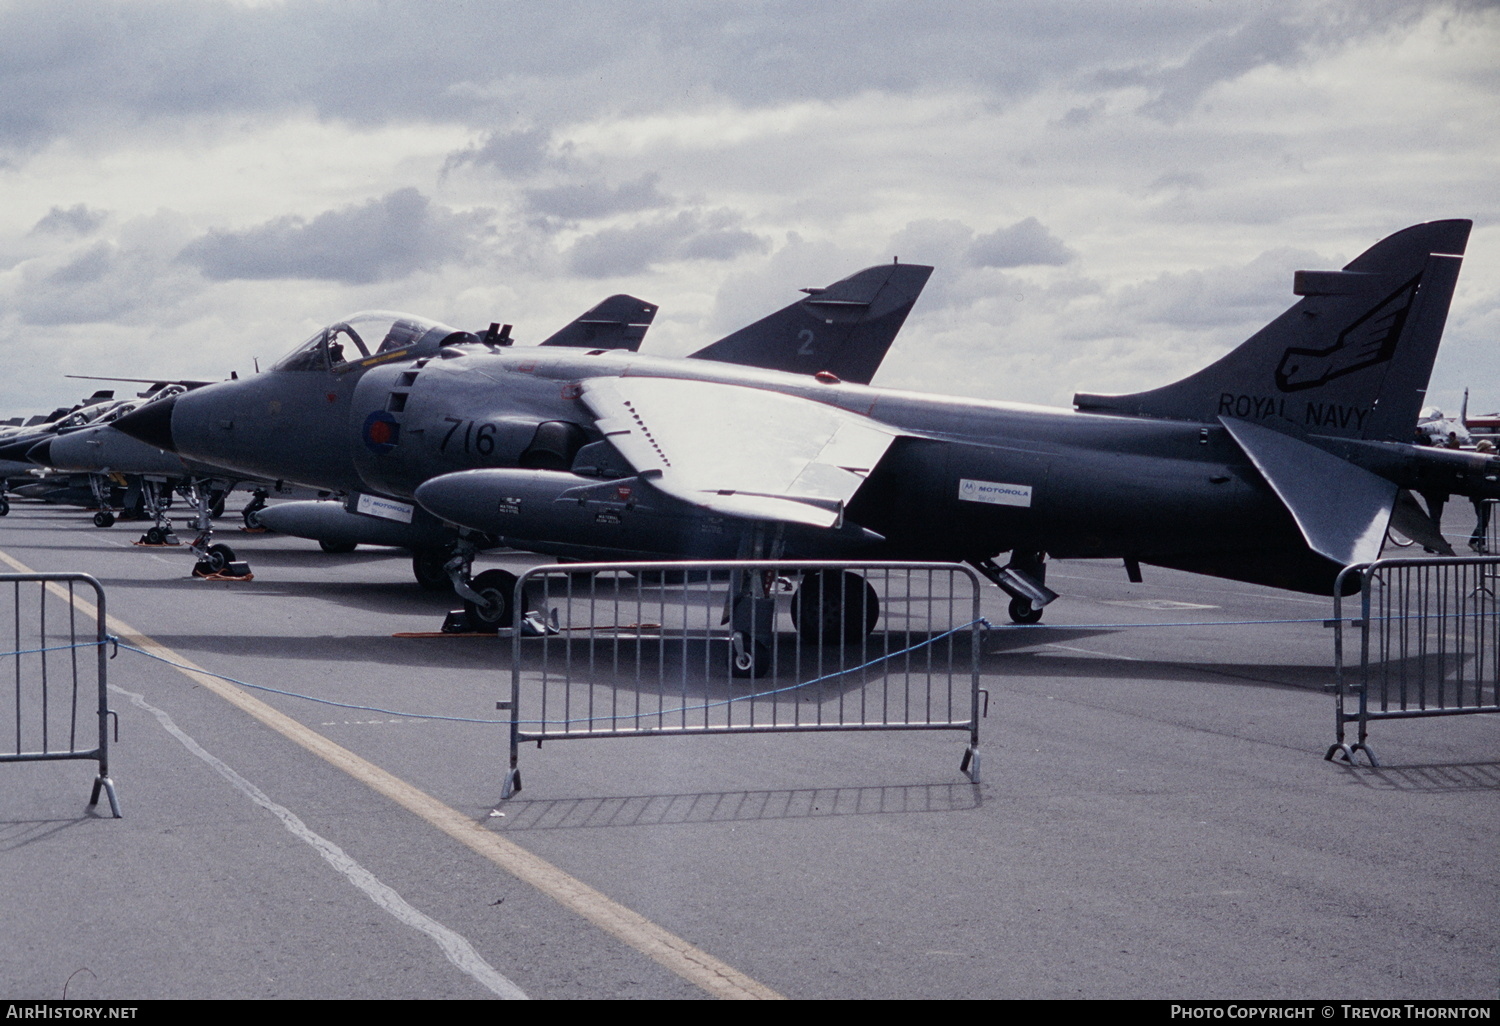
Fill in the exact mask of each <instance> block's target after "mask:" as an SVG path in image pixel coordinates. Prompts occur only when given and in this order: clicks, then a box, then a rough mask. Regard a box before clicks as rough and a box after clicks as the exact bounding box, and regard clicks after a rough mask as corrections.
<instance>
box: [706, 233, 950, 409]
mask: <svg viewBox="0 0 1500 1026" xmlns="http://www.w3.org/2000/svg"><path fill="white" fill-rule="evenodd" d="M931 274H932V268H931V267H927V266H925V265H922V264H896V263H892V264H881V265H879V266H876V267H867V268H866V269H865V270H863V271H859V272H858V273H856V274H851V275H850V276H849V277H847V278H845V279H843V280H842V281H838V282H834V283H833V284H832V285H830V286H828V287H827V288H826V289H804V290H803V291H804V292H806V293H808V296H807V298H806V299H803V300H799V301H798V302H795V303H793V304H792V305H791V306H788V307H785V308H783V309H781V310H778V311H776V312H775V313H773V314H771V315H770V316H769V317H763V318H761V319H760V320H758V321H756V322H755V323H754V324H751V325H748V326H746V327H744V328H741V329H740V330H739V331H736V332H735V333H734V334H732V335H727V336H725V337H724V338H721V339H720V340H719V341H717V342H715V343H713V344H712V345H710V346H708V347H706V348H704V349H700V350H698V351H697V352H696V353H693V354H691V356H692V358H693V359H699V360H718V361H720V362H721V363H737V364H742V365H745V366H749V367H763V368H765V369H767V370H782V371H791V372H792V373H794V374H817V373H818V372H819V371H828V372H829V373H831V374H835V375H837V376H838V377H839V378H840V379H842V380H844V381H852V382H855V383H857V384H861V385H867V384H869V383H870V379H872V378H873V377H874V376H875V372H876V371H877V370H879V369H880V362H881V361H882V360H884V359H885V354H886V352H887V350H889V349H890V348H891V343H892V342H894V341H895V339H896V333H897V332H899V331H900V330H901V325H902V324H904V323H905V322H906V315H907V314H908V313H910V312H911V308H912V304H914V303H915V302H916V301H917V297H918V296H920V295H921V294H922V289H923V287H924V286H925V285H926V284H927V279H928V277H929V276H931Z"/></svg>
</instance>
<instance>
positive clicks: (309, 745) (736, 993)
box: [0, 551, 781, 1000]
mask: <svg viewBox="0 0 1500 1026" xmlns="http://www.w3.org/2000/svg"><path fill="white" fill-rule="evenodd" d="M0 562H3V563H7V564H9V565H10V566H12V567H14V568H15V569H16V570H17V571H18V572H19V573H23V574H31V573H36V571H35V570H32V569H31V568H30V567H28V566H26V565H25V564H23V563H21V562H19V561H17V560H16V559H14V558H13V557H11V556H10V555H9V554H8V553H6V552H3V551H0ZM48 587H49V588H51V589H52V590H53V592H54V593H55V594H56V595H58V596H59V597H61V598H62V599H64V600H65V601H66V600H67V598H68V594H67V591H66V590H65V589H63V588H61V587H59V586H57V585H48ZM72 598H73V604H74V605H76V606H77V607H78V609H79V610H80V611H82V612H83V613H84V614H85V615H88V616H93V615H96V614H95V610H94V606H93V604H92V603H90V602H87V601H85V600H84V599H83V598H82V597H81V596H77V595H75V596H73V597H72ZM106 624H107V626H108V629H109V630H110V631H112V632H113V633H114V634H116V635H118V636H119V637H120V639H121V640H122V641H128V642H129V643H130V644H132V645H134V646H136V647H137V648H140V649H143V650H145V651H147V652H151V653H153V654H154V655H157V656H159V657H160V658H162V659H165V660H168V661H170V662H173V663H178V664H181V665H180V666H179V667H178V671H179V672H180V673H182V674H183V675H184V676H186V677H187V678H188V679H189V680H191V681H193V682H194V683H195V684H198V685H200V686H201V687H204V688H207V689H208V690H210V691H212V692H213V693H214V694H216V695H218V696H219V697H220V698H222V699H224V700H225V701H226V702H228V703H230V704H231V705H234V706H238V707H239V708H240V709H241V710H243V711H244V712H247V713H249V714H250V715H251V716H253V717H255V718H256V719H257V720H259V721H260V722H262V723H264V724H265V725H266V726H268V727H270V728H271V729H272V730H275V731H276V732H277V733H279V734H281V735H282V736H284V737H286V738H287V739H289V740H291V741H295V742H296V743H297V744H299V745H301V746H302V747H303V748H305V749H307V750H308V751H309V752H312V753H313V754H314V755H316V756H318V757H319V758H320V759H323V760H324V761H325V762H327V763H329V764H330V765H333V766H336V767H338V768H339V769H341V770H343V771H344V772H345V773H347V774H349V775H350V776H351V777H353V778H354V779H356V780H358V781H360V782H361V783H363V784H365V785H366V786H367V787H369V788H370V789H371V790H373V791H376V792H378V793H380V794H383V795H385V796H386V797H387V798H389V799H391V800H392V801H394V802H395V803H396V804H398V805H400V806H401V807H402V808H404V809H406V810H407V811H409V812H412V813H414V814H416V815H417V816H420V817H421V818H422V819H424V820H426V821H427V822H428V823H430V824H431V825H433V826H435V827H437V828H438V829H439V830H441V831H442V832H443V833H445V834H447V835H448V836H449V837H451V838H453V839H454V840H456V841H458V842H459V843H461V844H464V845H466V846H467V847H469V848H471V849H472V850H474V851H475V852H477V853H478V854H480V855H482V856H484V857H485V858H487V859H489V860H490V861H491V862H493V863H494V864H495V865H497V866H499V867H500V868H501V869H503V870H505V871H506V872H507V873H510V874H511V875H512V876H515V877H517V878H518V879H520V880H524V881H525V882H526V883H529V884H531V885H532V886H533V887H535V888H536V889H537V890H539V891H541V892H542V893H544V894H546V895H547V896H548V897H551V898H553V899H554V900H556V901H558V902H560V903H561V904H563V905H565V906H566V907H568V908H569V909H571V910H572V911H574V912H576V913H578V914H579V915H580V916H582V917H583V918H585V919H587V920H588V921H589V922H591V923H593V924H594V925H595V926H597V927H599V928H600V929H601V930H603V931H605V932H606V933H608V934H610V935H612V936H613V937H615V938H616V939H618V940H622V941H624V942H625V943H626V944H628V945H629V946H630V947H632V948H635V949H636V950H637V951H639V952H641V953H642V954H643V955H645V956H647V957H648V958H650V959H652V960H653V961H655V962H656V963H658V964H659V965H661V966H663V967H664V968H666V969H669V970H670V971H672V972H674V973H676V974H677V975H678V976H680V977H682V978H683V979H684V980H687V981H688V982H689V983H691V984H693V985H694V986H696V987H699V988H701V989H702V990H704V991H706V992H708V993H709V994H711V995H713V996H714V997H718V998H723V999H732V1000H779V999H780V998H781V995H780V994H778V993H777V992H776V991H774V990H772V989H771V988H770V987H767V986H766V985H765V984H763V983H761V982H759V981H758V980H755V979H753V978H752V977H750V976H747V975H745V974H744V973H742V972H740V971H739V970H738V969H735V968H733V967H732V966H730V965H728V964H727V963H725V962H721V961H719V960H718V959H717V958H714V957H713V956H712V955H710V954H709V953H708V952H706V951H704V950H702V949H701V948H698V947H696V946H694V945H692V944H689V943H688V942H687V941H685V940H683V939H682V938H681V937H678V936H677V935H676V934H673V933H671V932H669V931H667V930H665V929H663V928H662V927H660V926H658V925H657V924H656V923H653V922H652V921H651V920H649V919H647V918H646V917H645V916H642V915H640V914H639V913H637V912H633V911H631V910H630V909H628V908H626V907H625V906H624V905H621V904H620V903H619V902H617V901H614V900H612V899H610V898H608V897H606V896H605V895H604V894H602V893H600V892H599V891H596V890H594V889H593V888H592V887H590V886H588V884H586V883H584V882H583V881H582V880H578V879H576V878H574V877H572V876H569V875H568V874H567V873H565V872H563V871H562V870H561V869H558V868H557V867H556V866H554V865H552V864H551V863H550V862H548V861H546V860H545V859H542V858H539V857H538V856H536V855H533V854H532V853H531V852H529V851H527V850H526V849H525V848H522V847H521V846H520V845H518V844H515V843H514V842H512V841H510V840H508V839H507V838H504V837H501V836H500V835H499V834H495V833H491V832H490V831H489V830H487V829H485V828H484V826H482V825H481V824H479V823H475V822H474V821H473V820H471V819H469V817H467V816H465V815H463V814H462V813H460V812H458V811H457V810H455V809H452V808H450V807H449V806H447V805H444V804H443V803H442V802H440V801H438V800H437V799H436V798H433V797H432V796H431V795H429V794H427V793H425V792H423V791H421V790H419V789H418V788H415V787H413V786H412V785H411V784H408V783H407V782H406V781H404V780H402V779H401V778H400V777H397V776H395V775H394V774H391V773H387V772H386V771H385V770H383V769H381V768H380V767H379V766H376V765H375V764H374V763H372V762H368V761H366V760H364V759H362V758H360V757H359V756H357V755H355V754H354V753H353V752H351V751H349V750H348V749H347V748H344V747H342V746H340V745H336V744H334V743H333V742H332V741H330V740H329V739H328V738H326V737H324V736H323V735H322V734H319V733H318V732H317V731H315V730H313V729H312V728H311V727H307V726H304V725H303V724H302V723H301V722H300V721H298V720H295V719H293V718H292V717H290V716H287V715H286V714H285V713H283V712H281V711H280V710H279V709H276V708H274V707H273V706H270V705H267V704H266V703H265V702H262V701H261V700H260V699H258V698H255V697H254V696H252V695H250V694H247V693H246V692H245V691H244V690H243V689H241V688H238V687H236V686H235V685H233V684H230V683H229V682H228V681H225V680H221V679H219V678H218V677H215V676H212V675H211V674H209V673H208V671H207V670H204V669H203V668H202V667H201V666H197V665H195V664H194V663H192V662H190V661H189V660H187V659H185V658H183V657H182V656H180V655H178V654H177V653H176V652H174V651H172V650H171V649H170V648H167V647H166V646H165V645H163V644H161V643H160V642H158V641H156V640H155V639H153V638H149V637H147V636H146V635H144V634H141V633H140V632H139V631H137V630H136V629H135V628H134V627H131V626H130V625H129V624H127V623H125V622H124V621H123V620H120V619H119V618H118V617H115V616H107V617H106ZM486 819H488V817H486Z"/></svg>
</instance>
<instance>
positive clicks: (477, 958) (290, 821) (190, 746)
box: [109, 684, 526, 1001]
mask: <svg viewBox="0 0 1500 1026" xmlns="http://www.w3.org/2000/svg"><path fill="white" fill-rule="evenodd" d="M109 689H110V690H111V691H113V692H116V693H117V694H121V695H124V696H125V697H126V698H128V699H130V701H131V703H132V704H134V705H137V706H139V707H140V708H142V709H144V710H146V711H147V712H149V713H150V714H151V715H152V716H155V717H156V720H157V722H158V723H160V724H161V725H162V728H163V729H164V730H166V732H167V733H168V734H171V735H172V736H173V737H175V738H176V739H177V740H178V741H180V742H182V746H183V747H184V748H186V749H187V750H188V751H190V752H192V753H193V754H194V755H196V756H197V757H198V758H200V759H202V760H203V761H204V762H206V763H208V765H209V766H211V767H213V769H214V772H216V773H218V774H219V776H221V777H223V778H224V779H225V780H227V781H229V782H230V783H231V784H233V785H234V786H235V788H236V789H238V790H239V791H240V792H241V793H242V794H244V795H245V797H247V798H249V799H250V800H251V801H252V802H254V803H255V804H256V805H259V806H260V807H261V808H263V809H265V810H266V811H267V812H269V813H271V815H273V816H275V817H276V818H277V819H279V820H281V825H282V826H284V827H286V829H287V831H288V832H289V833H291V834H292V836H294V837H296V838H298V839H300V840H302V841H306V842H307V843H308V844H309V845H311V846H312V848H313V850H315V851H316V852H317V853H318V854H319V855H321V856H323V859H324V861H326V862H327V863H328V864H329V865H330V866H332V867H333V868H334V869H336V870H338V871H339V872H340V873H342V874H343V875H344V877H345V878H346V879H347V880H348V881H349V882H350V883H352V884H353V885H354V886H355V887H358V888H359V889H360V890H361V891H364V892H365V895H366V897H368V898H369V899H370V900H371V901H373V902H374V903H375V904H376V905H378V906H379V907H380V908H383V909H384V910H385V911H387V912H389V913H390V914H391V915H393V916H395V917H396V918H397V919H398V920H400V921H401V922H402V923H404V924H406V925H407V926H410V927H411V928H412V929H414V930H419V931H421V932H422V933H425V934H426V935H427V936H429V937H431V938H432V940H433V942H434V943H435V944H437V946H438V948H439V949H440V950H441V951H442V952H443V954H444V955H445V956H447V958H448V961H450V962H452V963H453V964H454V965H455V966H457V967H458V968H459V969H461V970H462V971H463V972H465V973H467V974H468V975H469V976H470V977H472V978H473V979H474V980H475V982H477V983H478V984H479V985H480V986H482V987H484V988H485V989H487V990H489V991H490V992H492V993H494V994H496V995H498V996H499V997H502V998H506V999H507V1000H511V1001H518V1000H520V1001H524V1000H526V992H525V991H523V990H522V989H521V988H520V987H518V986H516V985H515V984H514V983H512V982H511V981H510V980H509V979H507V978H506V977H505V976H504V975H503V974H502V973H500V971H499V970H497V969H496V968H495V967H494V966H492V965H490V964H489V963H488V962H486V961H485V960H484V957H483V956H482V955H480V954H479V952H477V951H475V950H474V947H473V945H471V944H470V943H469V942H468V941H467V940H465V939H464V938H463V936H461V935H460V934H458V933H455V932H454V931H452V930H450V929H448V927H446V926H444V925H443V924H442V923H440V922H438V921H437V920H435V919H433V918H432V917H431V916H428V915H426V914H425V913H422V912H420V911H418V910H417V909H415V908H413V907H412V906H411V905H410V904H409V903H408V902H407V900H406V899H405V898H403V897H401V895H400V894H397V893H396V891H395V890H393V889H392V888H390V887H388V886H387V885H386V884H384V883H381V881H380V880H379V879H378V878H377V877H376V876H375V874H374V873H371V872H370V871H369V870H368V869H366V868H365V867H364V866H362V865H360V864H359V863H358V862H356V861H355V860H354V859H353V858H351V857H350V856H349V855H348V854H346V853H345V852H344V850H343V849H342V848H340V847H339V846H338V845H336V844H334V843H333V842H332V841H330V840H328V838H326V837H324V836H322V835H321V834H318V833H316V832H314V831H313V830H312V828H310V827H309V826H308V825H307V824H306V823H304V822H302V820H301V818H300V817H298V816H297V814H296V813H294V812H292V810H291V809H288V808H287V807H286V806H284V805H280V804H278V803H277V802H274V801H272V800H271V799H270V798H269V797H267V795H266V793H265V792H264V791H262V790H261V789H260V788H258V787H256V786H255V785H254V784H252V783H250V781H248V780H246V779H245V778H244V777H242V776H240V774H239V773H237V772H235V770H234V769H232V768H231V767H230V766H228V765H227V764H225V763H224V762H223V760H221V759H219V758H218V757H217V756H215V755H213V754H212V753H210V752H209V751H208V750H207V749H205V748H204V747H203V746H202V745H200V744H199V743H198V742H197V741H195V740H193V738H192V737H190V736H189V735H188V734H187V733H186V732H185V731H183V729H182V728H181V727H179V726H177V724H176V723H175V722H174V721H173V720H172V717H171V716H170V715H168V714H167V713H166V711H165V710H162V709H158V708H157V707H156V706H154V705H152V704H151V703H150V702H147V701H146V699H145V697H144V696H142V695H138V694H136V693H135V692H133V691H126V690H125V689H124V688H121V687H117V686H116V685H114V684H111V685H110V686H109Z"/></svg>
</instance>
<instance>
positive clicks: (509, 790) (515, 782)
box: [500, 766, 521, 801]
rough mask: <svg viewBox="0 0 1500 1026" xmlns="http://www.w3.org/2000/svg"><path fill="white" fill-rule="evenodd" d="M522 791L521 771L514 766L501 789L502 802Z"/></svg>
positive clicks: (506, 775) (507, 774)
mask: <svg viewBox="0 0 1500 1026" xmlns="http://www.w3.org/2000/svg"><path fill="white" fill-rule="evenodd" d="M519 790H521V771H520V770H519V769H516V768H515V767H514V766H512V767H511V768H510V770H509V771H508V772H507V773H506V774H505V783H504V784H503V785H501V787H500V800H501V801H504V800H505V799H507V798H510V797H511V796H513V795H514V794H515V793H516V792H517V791H519Z"/></svg>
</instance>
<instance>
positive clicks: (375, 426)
mask: <svg viewBox="0 0 1500 1026" xmlns="http://www.w3.org/2000/svg"><path fill="white" fill-rule="evenodd" d="M363 437H364V440H365V445H366V446H368V447H369V449H370V451H371V452H390V451H391V450H392V449H394V448H395V447H396V443H397V442H399V441H400V440H401V425H400V423H399V422H398V421H397V420H396V418H395V417H393V416H391V415H390V414H389V413H387V412H386V411H385V410H376V411H375V412H374V413H372V414H370V415H369V416H368V417H366V418H365V430H364V436H363Z"/></svg>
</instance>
